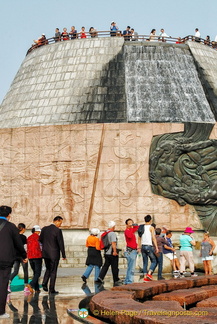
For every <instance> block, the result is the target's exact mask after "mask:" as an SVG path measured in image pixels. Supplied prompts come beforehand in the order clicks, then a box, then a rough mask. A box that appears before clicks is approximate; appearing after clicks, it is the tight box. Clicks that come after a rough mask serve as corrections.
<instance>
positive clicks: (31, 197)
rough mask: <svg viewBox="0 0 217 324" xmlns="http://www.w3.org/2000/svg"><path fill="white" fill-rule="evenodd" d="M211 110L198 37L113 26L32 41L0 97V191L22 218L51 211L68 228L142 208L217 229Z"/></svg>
mask: <svg viewBox="0 0 217 324" xmlns="http://www.w3.org/2000/svg"><path fill="white" fill-rule="evenodd" d="M216 117H217V52H216V51H215V50H213V49H211V48H209V47H208V46H205V45H203V44H200V43H196V42H187V43H186V44H168V43H162V42H156V43H155V42H153V43H150V42H141V41H138V42H137V41H136V42H124V39H123V38H121V37H104V38H92V39H75V40H71V41H64V42H57V43H54V44H49V45H45V46H42V47H40V48H37V49H35V50H34V51H32V52H30V53H29V54H28V55H27V56H26V58H25V59H24V61H23V63H22V65H21V67H20V69H19V71H18V72H17V74H16V76H15V78H14V81H13V83H12V85H11V87H10V89H9V91H8V93H7V94H6V96H5V98H4V100H3V102H2V104H1V106H0V140H1V145H0V158H1V161H0V162H1V168H0V172H1V175H0V181H1V203H2V204H8V205H10V206H12V208H13V221H14V222H15V223H18V222H23V221H24V220H25V223H26V225H27V227H28V228H31V227H32V226H33V225H35V224H39V225H40V226H44V225H45V224H47V223H50V222H51V220H52V219H53V217H54V216H56V215H62V216H63V217H64V219H65V220H64V223H63V228H64V229H65V230H66V232H67V231H68V233H69V231H70V233H71V234H70V235H71V237H74V239H75V240H79V238H78V230H79V231H80V232H79V233H81V232H82V231H83V230H86V229H88V228H90V227H99V228H100V229H104V228H105V227H106V224H107V221H109V220H114V221H115V222H116V224H117V229H118V230H123V229H124V227H125V225H124V221H125V219H127V218H133V219H134V221H135V222H138V223H142V222H143V217H144V215H145V214H151V215H152V216H153V217H154V221H155V223H157V224H158V225H159V226H161V225H163V224H167V225H168V227H170V228H171V229H173V230H177V231H182V230H183V229H184V228H185V227H186V226H191V227H193V228H194V229H195V230H202V229H207V230H209V231H210V233H211V234H212V235H216V234H217V230H216V228H217V226H216V224H217V204H216V196H217V171H216V170H217V162H216V157H217V125H216ZM85 235H86V234H85ZM71 240H73V239H72V238H71V239H69V242H68V243H69V244H70V242H72V241H71Z"/></svg>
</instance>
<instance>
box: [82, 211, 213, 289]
mask: <svg viewBox="0 0 217 324" xmlns="http://www.w3.org/2000/svg"><path fill="white" fill-rule="evenodd" d="M144 220H145V224H142V225H140V226H138V225H137V224H134V222H133V220H132V219H130V218H128V219H127V220H126V221H125V224H126V229H125V231H124V235H125V240H126V249H125V252H124V257H125V258H126V259H127V271H126V276H125V280H124V282H122V281H121V280H120V278H119V275H118V274H119V269H118V259H119V251H120V250H119V249H118V239H117V235H116V233H115V225H116V224H115V222H114V221H110V222H109V224H108V229H107V230H106V231H105V232H103V234H102V235H101V237H99V233H100V231H99V229H97V228H93V229H91V230H90V235H89V236H88V238H87V241H86V246H87V249H88V250H87V260H86V265H87V268H86V270H85V272H84V273H83V275H82V277H81V278H82V280H83V281H84V284H86V283H87V279H88V278H89V276H90V274H91V272H92V270H93V269H95V283H98V284H103V283H104V278H105V276H106V274H107V271H108V269H109V267H110V266H111V270H112V275H113V284H114V286H120V285H122V284H130V283H133V282H134V270H135V266H136V259H137V256H138V255H140V254H141V255H142V259H143V267H142V272H143V275H144V279H143V280H144V282H146V281H151V280H153V273H154V271H155V269H156V268H157V267H158V273H157V277H158V280H162V279H164V278H163V276H162V270H163V259H164V257H165V258H167V259H169V260H170V263H171V267H172V271H173V276H174V278H183V277H184V276H185V274H186V273H187V272H186V266H187V265H188V267H189V269H190V276H192V277H194V276H197V274H196V273H195V269H194V268H195V267H194V256H193V248H194V246H195V245H196V241H195V239H194V237H193V236H192V234H193V233H194V231H193V230H192V228H191V227H186V228H185V230H184V233H183V234H182V235H180V239H179V249H180V257H179V258H178V256H177V253H176V248H175V247H174V246H173V243H172V240H171V237H172V231H171V230H169V229H168V228H167V227H166V226H165V225H164V226H163V227H162V229H161V228H156V225H155V224H153V223H152V217H151V216H150V215H147V216H145V217H144ZM136 232H138V242H137V237H136V235H135V234H136ZM214 249H215V243H214V241H213V240H212V239H211V238H210V237H209V233H208V232H205V233H204V238H203V240H202V242H201V254H200V256H201V258H202V261H203V265H204V272H205V275H211V274H212V264H211V262H212V260H213V251H214ZM100 250H104V259H105V261H104V263H103V261H102V256H101V253H100ZM149 260H150V267H149V268H148V261H149Z"/></svg>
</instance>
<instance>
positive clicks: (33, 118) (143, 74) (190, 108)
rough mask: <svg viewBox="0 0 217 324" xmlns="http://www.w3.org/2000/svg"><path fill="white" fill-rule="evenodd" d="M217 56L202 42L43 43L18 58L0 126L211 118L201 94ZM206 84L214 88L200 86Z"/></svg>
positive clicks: (213, 82) (110, 40)
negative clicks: (24, 56)
mask: <svg viewBox="0 0 217 324" xmlns="http://www.w3.org/2000/svg"><path fill="white" fill-rule="evenodd" d="M189 44H190V43H189ZM189 46H190V48H191V52H190V50H189ZM191 53H192V54H191ZM207 55H208V56H207ZM211 56H212V60H210V57H211ZM193 58H194V59H193ZM205 58H206V59H209V63H210V66H207V65H204V64H202V65H201V67H202V69H203V70H205V71H207V72H206V75H205V77H201V80H200V79H199V75H198V73H197V63H195V62H204V60H205ZM216 58H217V52H216V51H214V50H212V49H210V48H208V46H204V45H201V44H197V45H196V46H195V44H193V45H192V44H190V45H182V44H181V45H177V44H174V45H173V44H167V43H159V42H153V43H150V42H127V43H126V44H124V40H123V38H119V37H105V38H97V39H85V40H82V39H78V40H72V41H65V42H58V43H55V44H51V45H45V46H42V47H40V48H38V49H36V50H34V51H32V52H31V53H30V54H29V55H27V57H26V58H25V59H24V61H23V63H22V65H21V67H20V69H19V71H18V72H17V74H16V76H15V79H14V81H13V83H12V85H11V87H10V89H9V91H8V93H7V95H6V97H5V99H4V100H3V102H2V104H1V106H0V128H18V127H23V126H37V125H40V126H41V125H65V124H72V123H75V124H77V123H99V122H100V123H110V122H112V123H118V122H128V121H129V122H188V121H192V122H209V123H210V122H211V123H213V122H215V118H214V115H213V112H212V110H211V109H210V105H209V102H208V101H209V98H208V100H207V98H206V94H207V95H209V94H210V96H211V95H212V94H211V92H212V91H214V92H215V93H216V73H215V71H216V69H214V70H213V67H215V66H216V63H215V62H216V61H217V60H216ZM194 60H195V61H194ZM200 75H201V73H200ZM207 75H209V76H210V78H206V76H207ZM205 80H206V82H205ZM205 83H206V88H209V89H214V88H215V90H212V91H211V92H210V91H209V92H207V91H204V89H203V86H202V84H203V85H204V84H205ZM213 87H214V88H213ZM213 98H214V97H213V95H212V101H213V105H214V101H215V100H216V99H215V100H214V99H213ZM213 105H212V106H213ZM215 107H216V104H215ZM215 109H216V108H215ZM215 109H213V110H215ZM189 116H190V119H191V120H189Z"/></svg>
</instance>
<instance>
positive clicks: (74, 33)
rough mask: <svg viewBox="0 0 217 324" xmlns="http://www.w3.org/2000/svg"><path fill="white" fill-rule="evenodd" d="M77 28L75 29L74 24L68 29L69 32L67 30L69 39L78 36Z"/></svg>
mask: <svg viewBox="0 0 217 324" xmlns="http://www.w3.org/2000/svg"><path fill="white" fill-rule="evenodd" d="M77 33H78V32H77V30H76V29H75V26H72V27H71V30H70V32H69V35H70V38H71V39H76V38H78V35H77Z"/></svg>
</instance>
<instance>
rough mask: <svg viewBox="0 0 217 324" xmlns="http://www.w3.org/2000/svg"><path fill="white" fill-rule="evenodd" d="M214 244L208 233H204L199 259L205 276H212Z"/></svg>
mask: <svg viewBox="0 0 217 324" xmlns="http://www.w3.org/2000/svg"><path fill="white" fill-rule="evenodd" d="M214 249H215V243H214V242H213V240H211V238H210V237H209V232H206V233H204V237H203V241H202V242H201V257H202V261H203V265H204V271H205V275H211V274H212V260H213V251H214Z"/></svg>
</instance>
